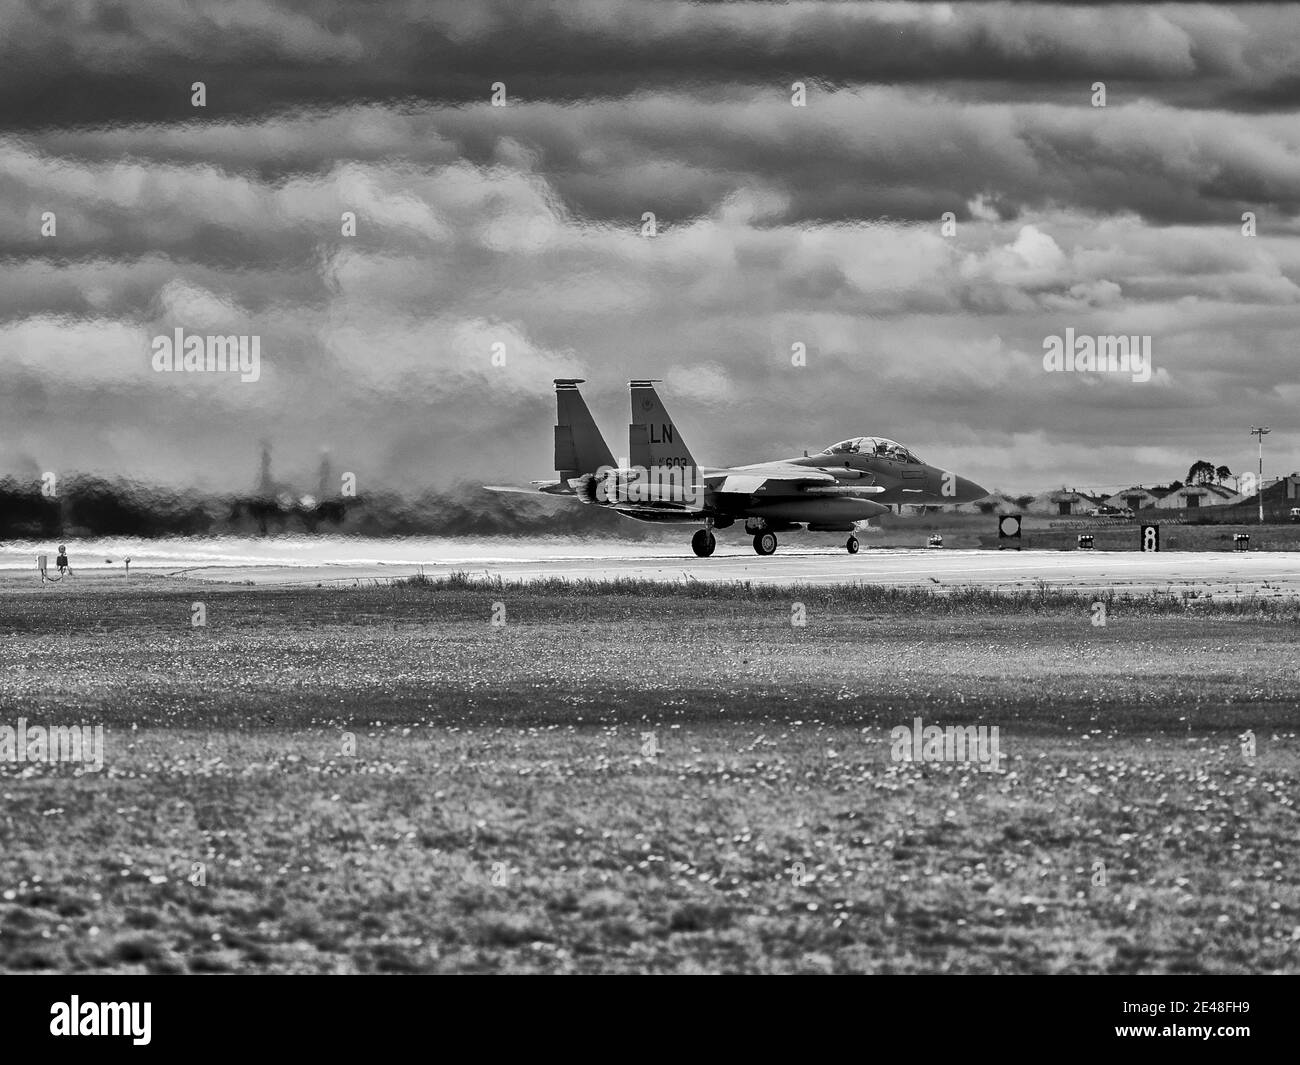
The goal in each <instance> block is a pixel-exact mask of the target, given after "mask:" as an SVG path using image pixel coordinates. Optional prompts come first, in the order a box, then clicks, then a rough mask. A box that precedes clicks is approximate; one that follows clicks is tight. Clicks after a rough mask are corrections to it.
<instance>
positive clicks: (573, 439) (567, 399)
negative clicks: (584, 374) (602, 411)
mask: <svg viewBox="0 0 1300 1065" xmlns="http://www.w3.org/2000/svg"><path fill="white" fill-rule="evenodd" d="M580 384H582V379H581V378H556V379H555V469H556V471H557V472H558V473H559V475H560V480H561V482H567V481H571V480H575V479H576V478H578V477H582V476H583V475H584V474H592V473H595V472H596V470H597V469H599V468H600V467H601V466H615V465H616V463H615V462H614V456H613V454H612V453H611V452H610V450H609V446H608V445H607V444H606V443H605V438H604V437H602V436H601V435H600V430H599V429H597V428H596V421H595V419H594V418H592V416H591V411H590V410H588V409H587V402H586V400H584V399H583V398H582V393H581V392H579V391H578V386H579V385H580Z"/></svg>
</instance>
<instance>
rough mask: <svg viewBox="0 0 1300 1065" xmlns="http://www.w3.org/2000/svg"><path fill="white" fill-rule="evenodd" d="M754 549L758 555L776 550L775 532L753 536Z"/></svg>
mask: <svg viewBox="0 0 1300 1065" xmlns="http://www.w3.org/2000/svg"><path fill="white" fill-rule="evenodd" d="M754 550H755V551H757V552H758V553H759V554H760V555H770V554H771V553H772V552H773V551H775V550H776V534H775V533H770V532H766V533H759V534H758V535H757V536H755V537H754Z"/></svg>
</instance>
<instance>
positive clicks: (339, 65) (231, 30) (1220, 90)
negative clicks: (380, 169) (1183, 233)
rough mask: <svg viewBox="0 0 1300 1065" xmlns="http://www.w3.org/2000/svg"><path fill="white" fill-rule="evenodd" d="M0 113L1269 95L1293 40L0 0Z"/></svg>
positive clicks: (6, 121) (616, 1) (967, 8)
mask: <svg viewBox="0 0 1300 1065" xmlns="http://www.w3.org/2000/svg"><path fill="white" fill-rule="evenodd" d="M0 25H3V26H4V27H5V30H6V32H5V35H4V37H3V38H2V39H0V125H5V126H9V127H10V128H24V129H31V128H38V127H44V126H55V125H87V124H97V123H107V122H141V121H184V120H185V119H187V118H190V117H193V111H192V108H191V107H190V101H189V95H190V85H191V83H192V82H194V81H196V80H201V81H204V82H205V83H206V84H207V85H208V87H209V93H210V96H209V107H210V109H211V113H212V114H214V115H217V114H219V115H225V116H257V115H263V114H266V113H267V112H270V111H275V110H280V109H284V108H293V107H300V106H307V105H312V106H319V105H337V104H341V103H345V102H355V101H357V100H363V99H369V100H384V101H395V100H401V99H412V100H435V101H443V102H447V101H456V102H470V101H479V100H482V99H484V98H485V97H486V95H487V94H488V91H489V88H488V87H489V85H490V84H491V83H492V82H493V81H497V80H501V81H504V82H505V83H506V84H507V85H508V86H509V88H510V92H511V93H512V94H513V95H514V96H515V97H517V98H518V99H520V100H528V99H533V100H538V99H559V100H584V99H588V100H589V99H592V98H595V97H601V96H613V97H618V96H622V95H625V94H627V93H629V92H635V91H659V90H665V89H670V90H677V91H679V90H681V89H683V88H686V87H693V88H695V89H698V90H701V91H705V90H707V89H708V88H709V87H710V86H717V85H725V84H735V83H751V84H752V83H758V82H761V83H767V84H772V85H779V86H780V87H781V88H782V89H785V88H787V83H788V82H789V81H790V80H791V79H792V78H813V79H819V80H821V81H825V82H829V83H837V84H854V83H861V82H876V83H906V82H916V83H929V84H938V83H943V82H945V81H958V82H960V81H963V80H968V81H971V80H973V81H977V82H987V83H996V84H998V85H1000V86H1002V89H1001V91H1002V92H1005V93H1007V94H1009V95H1011V96H1015V97H1019V98H1024V99H1041V98H1043V97H1044V94H1051V93H1052V92H1054V91H1055V89H1054V87H1055V86H1065V85H1069V86H1074V85H1080V84H1082V85H1086V84H1088V83H1091V82H1092V81H1094V80H1096V79H1102V80H1106V81H1113V82H1116V83H1119V84H1117V85H1116V86H1115V87H1116V88H1120V87H1121V85H1129V86H1133V87H1135V91H1138V92H1140V94H1142V95H1158V94H1160V93H1161V92H1164V91H1168V92H1169V94H1170V99H1171V100H1182V99H1187V97H1188V91H1189V87H1190V88H1191V89H1192V90H1193V91H1194V92H1195V94H1196V97H1197V99H1199V101H1200V103H1201V104H1202V105H1205V104H1207V103H1211V102H1213V101H1215V100H1218V101H1219V102H1220V103H1222V104H1223V105H1232V104H1233V103H1239V104H1240V105H1241V106H1243V107H1249V108H1260V107H1263V106H1265V105H1266V104H1267V101H1268V100H1269V99H1270V98H1271V96H1274V95H1280V97H1281V103H1282V105H1283V106H1285V105H1286V102H1287V101H1288V100H1289V99H1290V97H1289V94H1288V91H1287V89H1286V86H1287V85H1289V84H1291V83H1292V82H1293V79H1294V70H1295V66H1296V60H1297V58H1298V56H1300V41H1297V39H1296V37H1295V35H1294V33H1289V34H1288V33H1287V32H1285V31H1286V30H1288V29H1290V28H1293V27H1292V22H1291V19H1290V17H1289V16H1288V15H1287V14H1286V13H1285V12H1282V13H1279V12H1278V11H1276V10H1273V9H1271V8H1270V7H1268V6H1264V7H1260V8H1234V9H1231V10H1214V9H1211V8H1205V7H1188V8H1184V7H1170V6H1162V5H1155V6H1150V7H1136V8H1128V7H1118V6H1116V7H1112V8H1108V9H1103V10H1101V11H1100V12H1099V11H1098V10H1096V9H1086V8H1080V9H1069V8H1067V9H1062V8H1059V7H1057V6H1055V5H1047V6H1042V7H1030V6H1027V5H1018V4H988V5H985V4H957V5H947V4H915V5H910V4H821V3H811V2H809V3H792V4H780V5H777V4H766V3H734V4H731V3H729V4H716V5H709V4H689V3H666V2H665V3H645V2H639V0H638V2H632V0H579V2H573V0H566V2H549V3H548V2H545V0H539V2H531V3H527V4H518V3H510V2H507V0H500V2H496V3H491V2H483V0H462V2H450V3H431V4H430V3H424V2H419V0H411V2H409V3H407V4H397V3H393V4H385V5H384V6H383V8H382V11H381V12H380V13H377V11H376V8H375V6H374V5H373V4H371V3H364V2H360V0H356V2H335V3H323V4H321V3H270V2H268V0H242V2H240V3H237V4H231V3H226V2H224V0H200V2H198V3H185V2H181V0H160V2H157V3H150V4H147V5H146V4H131V3H99V4H96V3H84V4H58V3H49V2H46V0H27V2H23V0H5V2H4V3H3V4H0Z"/></svg>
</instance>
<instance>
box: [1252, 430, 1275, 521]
mask: <svg viewBox="0 0 1300 1065" xmlns="http://www.w3.org/2000/svg"><path fill="white" fill-rule="evenodd" d="M1272 431H1273V430H1272V429H1270V428H1269V427H1268V426H1267V425H1259V426H1255V425H1252V426H1251V427H1250V435H1251V436H1257V437H1259V523H1260V524H1261V525H1263V524H1264V437H1265V436H1266V435H1268V434H1269V433H1271V432H1272Z"/></svg>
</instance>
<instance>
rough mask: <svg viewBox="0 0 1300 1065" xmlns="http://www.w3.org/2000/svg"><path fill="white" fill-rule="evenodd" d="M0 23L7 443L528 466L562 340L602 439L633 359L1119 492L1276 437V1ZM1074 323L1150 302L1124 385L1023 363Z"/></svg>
mask: <svg viewBox="0 0 1300 1065" xmlns="http://www.w3.org/2000/svg"><path fill="white" fill-rule="evenodd" d="M0 27H3V32H2V33H0V382H2V383H0V427H2V431H0V475H4V474H15V475H19V476H24V477H26V476H31V477H36V476H39V474H40V473H41V472H43V471H46V470H53V471H63V472H65V473H67V472H72V471H93V472H97V473H102V474H107V475H124V476H128V477H132V478H138V479H143V480H147V481H153V482H162V483H168V484H175V485H177V486H182V485H197V486H202V487H207V488H219V489H230V488H242V487H251V486H252V485H253V484H254V482H255V476H256V471H257V460H258V443H259V441H261V440H263V439H266V440H269V441H271V442H272V443H273V444H274V447H275V455H276V463H277V473H278V474H280V475H282V476H284V477H286V478H295V479H298V480H299V481H301V482H302V483H303V484H305V485H314V477H315V469H316V465H317V462H318V456H319V454H320V451H321V449H322V448H323V447H329V448H330V449H331V452H332V455H333V457H334V461H335V466H336V468H338V469H347V470H351V471H353V472H355V473H356V475H357V478H358V487H359V488H360V489H361V490H363V491H364V490H365V489H366V488H367V487H368V486H379V485H382V486H385V487H391V488H397V489H399V490H401V489H405V490H418V489H420V488H423V487H426V486H431V485H432V486H436V485H446V484H448V483H450V482H453V481H458V480H464V479H480V478H481V479H485V480H492V481H500V480H516V481H519V480H526V479H528V478H530V477H545V476H548V475H549V472H550V471H549V466H550V463H551V425H552V423H553V420H554V419H553V415H554V400H553V395H552V391H551V386H550V381H551V379H552V378H553V377H557V376H574V377H585V378H586V379H587V381H588V384H587V385H586V386H585V391H586V393H587V395H588V399H589V401H590V403H591V405H592V408H593V411H594V412H595V414H596V417H597V420H598V421H599V422H600V423H601V425H602V426H603V427H604V428H605V430H606V432H607V436H608V437H609V439H610V441H611V444H613V445H614V450H615V452H616V453H617V452H620V451H625V450H626V448H625V447H623V446H620V442H625V440H626V423H627V396H626V382H627V379H628V378H629V377H656V378H662V379H663V381H664V384H663V385H662V386H661V392H662V395H663V396H664V399H665V402H666V403H667V404H668V406H669V409H670V410H672V411H673V413H674V415H675V417H676V420H677V421H678V423H679V426H680V427H681V429H682V430H683V432H684V433H685V435H686V438H687V440H688V442H689V443H690V444H691V446H692V448H693V450H694V451H695V452H696V455H697V458H699V459H701V460H702V461H704V462H707V463H709V464H719V465H720V464H728V463H739V462H752V461H757V460H759V459H763V458H773V457H779V456H781V455H788V454H797V453H799V452H800V451H802V450H803V449H805V448H808V449H820V448H821V447H824V446H825V445H827V444H829V443H831V442H833V441H835V440H839V439H842V438H844V437H848V436H855V435H863V434H870V435H880V436H890V437H894V438H896V439H899V440H902V441H904V442H905V443H907V444H908V445H909V446H911V447H912V448H913V450H915V451H916V452H917V453H918V454H920V455H921V456H922V457H923V458H925V459H927V460H928V461H933V462H936V463H939V464H943V465H947V466H951V467H953V468H955V469H957V470H959V471H960V472H962V473H963V474H965V475H968V476H971V477H973V478H975V479H977V480H978V481H980V482H981V483H983V484H985V485H989V486H997V487H1001V488H1005V489H1011V490H1033V489H1037V488H1043V487H1049V486H1052V485H1060V484H1071V485H1079V486H1097V487H1102V486H1108V485H1113V486H1116V487H1119V486H1121V485H1123V484H1128V483H1135V482H1141V481H1145V482H1147V483H1152V482H1155V481H1158V480H1163V479H1168V478H1170V477H1174V476H1182V475H1184V474H1185V473H1186V470H1187V467H1188V465H1189V464H1190V463H1191V461H1192V460H1193V459H1196V458H1206V459H1210V460H1212V461H1213V462H1215V463H1216V464H1227V465H1229V466H1231V467H1232V469H1233V470H1234V471H1239V470H1243V469H1252V468H1253V467H1254V461H1255V458H1254V454H1255V453H1254V441H1253V439H1252V438H1251V437H1250V436H1249V433H1248V430H1249V428H1250V426H1251V425H1252V424H1259V423H1266V424H1270V425H1272V426H1273V429H1274V433H1273V435H1272V436H1271V437H1270V438H1269V441H1268V446H1269V455H1268V463H1267V467H1266V473H1268V472H1270V468H1271V472H1273V473H1277V472H1282V470H1283V469H1285V470H1286V471H1290V470H1292V469H1295V468H1296V467H1297V466H1300V432H1298V431H1297V427H1296V418H1295V411H1296V410H1297V405H1298V403H1300V373H1298V372H1297V371H1300V328H1298V327H1300V288H1298V287H1297V283H1298V282H1300V121H1297V117H1298V116H1297V110H1298V109H1300V9H1296V8H1289V7H1286V6H1272V5H1269V6H1260V7H1238V6H1231V7H1229V6H1222V7H1215V6H1180V5H1167V4H1157V5H1152V6H1137V5H1133V6H1130V5H1107V6H1100V7H1090V6H1057V5H1043V6H1036V5H1029V4H987V5H983V4H912V3H879V4H877V3H834V2H832V3H823V2H817V0H801V2H795V3H788V4H775V3H754V2H740V3H674V2H654V0H640V2H622V0H555V2H548V0H530V2H529V3H526V4H520V3H494V2H490V0H466V2H446V3H438V2H427V0H411V2H409V3H400V2H393V3H384V4H380V5H376V4H373V3H370V2H360V0H358V2H347V0H334V2H324V3H299V2H287V3H270V2H267V0H233V2H232V0H149V2H144V0H140V2H131V0H118V2H102V3H98V2H95V0H79V2H68V3H60V2H52V0H26V2H24V0H0ZM796 81H798V82H802V83H803V84H804V85H805V87H806V106H803V107H796V106H794V105H793V104H792V84H793V83H794V82H796ZM195 82H203V84H204V87H205V92H206V106H205V107H195V106H194V105H193V89H192V86H193V84H194V83H195ZM1098 82H1100V83H1104V87H1105V103H1106V105H1105V106H1104V107H1097V106H1094V99H1095V96H1096V94H1095V90H1094V86H1095V84H1096V83H1098ZM495 83H501V84H502V85H503V86H504V92H505V106H493V105H492V102H491V98H492V95H493V86H494V84H495ZM349 211H350V212H354V213H355V215H356V234H355V236H347V235H344V234H343V232H342V228H343V227H342V222H341V219H342V216H343V213H344V212H349ZM47 212H52V213H53V215H54V219H55V233H54V235H52V236H51V235H44V234H43V233H42V229H43V220H44V219H46V217H47V216H46V213H47ZM646 212H652V213H653V214H654V216H655V220H656V223H657V227H656V228H657V232H656V234H655V235H654V236H653V237H649V236H645V235H643V221H642V220H643V216H644V215H645V214H646ZM946 212H951V214H952V216H953V217H954V218H955V232H949V233H945V232H944V229H943V227H942V223H941V219H942V218H943V217H944V215H945V213H946ZM1245 212H1253V214H1254V217H1255V219H1256V221H1255V226H1256V235H1255V236H1253V237H1252V236H1246V235H1244V234H1243V221H1242V217H1243V214H1244V213H1245ZM45 228H48V226H45ZM178 327H179V328H182V329H184V330H186V331H187V332H189V333H199V334H207V333H214V334H248V335H257V336H260V338H261V352H262V366H261V377H260V380H258V381H257V382H255V383H244V382H240V381H239V380H238V378H237V377H235V376H224V377H222V376H216V375H208V374H160V373H155V372H154V371H153V369H152V367H151V365H150V357H151V342H152V340H153V338H154V337H155V336H158V335H171V334H172V332H173V330H174V329H176V328H178ZM1067 328H1072V329H1074V330H1075V332H1076V334H1090V335H1108V334H1123V335H1141V336H1149V337H1151V347H1152V357H1153V363H1154V371H1155V372H1154V373H1153V375H1152V379H1151V380H1150V381H1147V382H1145V383H1139V382H1135V381H1133V380H1132V378H1131V376H1130V375H1123V374H1105V375H1103V374H1097V373H1092V374H1087V373H1046V372H1044V369H1043V350H1044V348H1043V344H1044V339H1045V338H1046V337H1048V336H1052V335H1061V334H1063V333H1064V331H1065V330H1066V329H1067ZM795 344H803V345H804V346H805V348H806V352H807V356H806V365H803V366H796V365H792V359H791V352H792V345H795ZM494 345H504V347H503V348H500V347H497V348H494ZM494 351H496V352H497V353H498V354H499V353H501V352H504V355H505V360H504V361H505V365H503V366H502V365H494V361H493V353H494ZM497 361H498V362H499V361H500V359H499V358H498V360H497Z"/></svg>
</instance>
